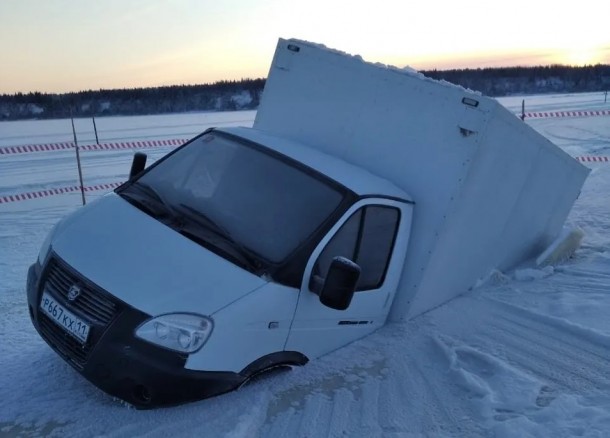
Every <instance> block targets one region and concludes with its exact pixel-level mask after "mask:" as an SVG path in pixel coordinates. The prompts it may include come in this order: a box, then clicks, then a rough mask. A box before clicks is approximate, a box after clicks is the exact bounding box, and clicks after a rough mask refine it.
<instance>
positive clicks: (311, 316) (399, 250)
mask: <svg viewBox="0 0 610 438" xmlns="http://www.w3.org/2000/svg"><path fill="white" fill-rule="evenodd" d="M412 208H413V205H412V204H411V203H406V202H401V201H396V200H391V199H383V198H367V199H363V200H361V201H359V202H357V203H355V204H354V205H353V206H352V208H350V209H349V210H348V211H347V212H346V214H345V215H344V216H343V217H342V218H341V220H339V221H338V222H337V224H335V226H334V227H333V228H332V229H331V231H330V232H329V233H328V235H327V236H326V237H325V238H324V239H322V241H321V242H320V244H319V245H318V247H317V248H316V249H315V250H314V251H313V253H312V256H311V258H310V259H309V262H308V263H307V267H306V268H305V273H304V275H303V282H302V284H301V289H300V291H299V300H298V303H297V307H296V311H295V315H294V319H293V321H292V325H291V328H290V333H289V335H288V340H287V342H286V347H285V349H286V350H289V351H298V352H301V353H303V354H305V355H306V356H307V357H308V358H310V359H313V358H315V357H318V356H321V355H323V354H326V353H328V352H330V351H332V350H335V349H337V348H339V347H341V346H343V345H346V344H348V343H349V342H352V341H354V340H356V339H359V338H361V337H363V336H365V335H367V334H369V333H371V332H373V331H374V330H376V329H377V328H379V327H381V326H382V325H383V324H384V323H385V320H386V318H387V316H388V312H389V310H390V307H391V305H392V301H393V299H394V295H395V293H396V288H397V286H398V282H399V280H400V275H401V273H402V268H403V265H404V262H405V255H406V251H407V246H408V242H409V233H410V230H411V218H412ZM336 256H343V257H346V258H348V259H350V260H351V261H353V262H355V263H356V264H358V265H359V266H360V268H361V274H360V278H359V280H358V283H357V286H356V292H355V293H354V297H353V299H352V301H351V303H350V306H349V307H348V308H347V309H346V310H335V309H331V308H329V307H326V306H324V305H323V304H322V303H321V302H320V299H319V296H318V293H319V291H320V290H321V286H322V285H323V284H324V278H325V275H326V272H327V271H328V268H329V266H330V263H331V261H332V259H333V258H334V257H336Z"/></svg>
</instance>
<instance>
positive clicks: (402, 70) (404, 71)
mask: <svg viewBox="0 0 610 438" xmlns="http://www.w3.org/2000/svg"><path fill="white" fill-rule="evenodd" d="M280 41H282V39H280ZM285 41H286V42H287V43H290V44H295V45H297V46H302V45H306V46H310V47H315V48H317V49H321V50H324V51H326V52H328V53H334V54H336V55H340V56H341V57H347V58H352V59H353V60H354V61H360V62H362V63H363V64H367V65H372V66H375V67H377V68H379V69H382V70H388V71H392V72H395V73H398V74H401V75H406V76H411V77H415V78H418V79H421V80H423V81H426V82H433V83H435V84H440V85H443V86H445V87H449V88H455V89H459V90H462V91H465V92H467V93H471V94H476V95H477V96H481V97H482V96H483V95H482V93H481V92H480V91H475V90H471V89H469V88H464V87H462V86H461V85H457V84H454V83H452V82H448V81H445V80H443V79H441V80H437V79H432V78H430V77H428V76H426V75H424V74H423V73H420V72H419V71H417V70H415V69H414V68H412V67H409V66H404V67H396V66H394V65H389V64H383V63H381V62H374V63H373V62H369V61H366V60H364V59H363V58H362V56H360V55H352V54H350V53H347V52H343V51H341V50H337V49H331V48H330V47H326V46H325V45H324V44H319V43H313V42H311V41H305V40H299V39H296V38H289V39H287V40H285Z"/></svg>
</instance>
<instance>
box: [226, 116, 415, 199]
mask: <svg viewBox="0 0 610 438" xmlns="http://www.w3.org/2000/svg"><path fill="white" fill-rule="evenodd" d="M216 129H217V130H218V131H221V132H226V133H228V134H233V135H237V136H239V137H242V138H244V139H246V140H250V141H253V142H255V143H258V144H260V145H262V146H265V147H267V148H269V149H272V150H274V151H276V152H279V153H281V154H283V155H286V156H287V157H289V158H292V159H294V160H296V161H299V162H301V163H303V164H304V165H306V166H308V167H310V168H312V169H314V170H316V171H318V172H320V173H322V174H324V175H326V176H328V177H330V178H332V179H334V180H335V181H337V182H338V183H339V184H342V185H344V186H345V187H347V188H348V189H350V190H352V191H353V192H354V193H356V194H357V195H360V196H366V195H382V196H391V197H395V198H400V199H403V200H405V201H407V202H413V199H412V198H411V196H409V195H408V194H407V193H406V192H405V191H404V190H402V189H400V188H399V187H397V186H396V185H394V184H393V183H391V182H390V181H388V180H386V179H384V178H381V177H379V176H377V175H374V174H372V173H370V172H368V171H366V170H363V169H360V168H359V167H356V166H354V165H351V164H349V163H347V162H345V161H343V160H341V159H339V158H336V157H333V156H332V155H328V154H325V153H324V152H320V151H318V150H316V149H313V148H310V147H308V146H307V145H305V144H302V143H299V142H296V141H294V140H288V139H285V138H282V137H277V136H274V135H270V134H267V133H265V132H263V131H261V130H258V129H255V128H244V127H223V128H216Z"/></svg>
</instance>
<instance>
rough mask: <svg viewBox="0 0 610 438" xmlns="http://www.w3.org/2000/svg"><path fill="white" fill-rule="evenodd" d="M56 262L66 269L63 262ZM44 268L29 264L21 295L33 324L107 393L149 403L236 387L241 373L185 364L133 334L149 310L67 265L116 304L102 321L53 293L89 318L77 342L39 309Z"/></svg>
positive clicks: (181, 400)
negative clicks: (123, 299)
mask: <svg viewBox="0 0 610 438" xmlns="http://www.w3.org/2000/svg"><path fill="white" fill-rule="evenodd" d="M62 266H63V268H64V269H70V268H69V267H68V266H67V265H65V264H62ZM47 271H48V269H45V270H43V269H42V268H41V267H40V265H38V264H34V265H32V266H31V267H30V269H29V271H28V280H27V296H28V305H29V311H30V317H31V319H32V323H33V325H34V327H35V328H36V330H37V331H38V333H39V334H40V335H41V337H42V338H43V339H44V340H45V341H46V342H47V343H48V344H49V345H50V346H51V348H53V350H55V352H57V353H58V354H59V355H60V356H61V357H62V358H63V359H64V360H66V362H68V363H69V364H70V365H72V366H73V367H74V368H75V369H76V370H77V371H78V372H79V373H80V374H82V375H83V376H84V377H85V378H86V379H87V380H89V381H90V382H91V383H93V384H94V385H95V386H97V387H98V388H100V389H102V390H103V391H105V392H106V393H108V394H110V395H111V396H114V397H118V398H120V399H121V400H124V401H126V402H128V403H130V404H132V405H134V406H135V407H137V408H140V409H150V408H154V407H161V406H170V405H176V404H181V403H186V402H190V401H194V400H200V399H203V398H207V397H212V396H215V395H218V394H222V393H225V392H228V391H231V390H233V389H235V388H237V387H238V386H239V385H240V384H242V383H243V381H244V380H245V377H244V376H242V375H241V374H238V373H233V372H208V371H193V370H188V369H185V368H184V365H185V363H186V358H187V355H183V354H180V353H177V352H172V351H169V350H166V349H164V348H161V347H157V346H154V345H152V344H149V343H147V342H145V341H142V340H140V339H138V338H136V337H135V336H134V330H135V329H136V327H138V326H139V325H140V324H141V323H142V322H143V321H145V320H147V319H148V318H150V315H147V314H145V313H143V312H140V311H139V310H137V309H134V308H133V307H130V306H128V305H127V304H125V303H123V302H118V301H117V300H116V298H114V297H111V296H110V295H109V294H107V292H104V291H102V290H101V289H100V288H99V287H97V286H96V285H93V284H91V283H90V282H87V280H85V279H83V278H82V277H81V276H80V275H79V274H78V273H76V272H74V271H72V272H70V275H74V277H76V276H78V277H79V279H78V281H79V283H81V284H82V283H88V284H87V286H86V287H88V288H89V289H91V290H95V291H96V292H97V293H101V294H106V295H107V297H108V298H111V299H112V300H114V301H115V302H116V304H117V306H116V309H117V310H116V313H115V314H114V315H113V317H112V318H111V320H110V321H109V322H108V323H106V324H103V323H99V321H96V320H95V319H94V318H87V315H86V314H84V313H83V312H79V309H78V308H75V307H74V306H73V305H72V304H70V302H69V301H68V300H67V299H65V298H63V297H62V296H61V294H58V293H54V294H53V296H54V298H55V299H56V300H57V301H58V302H59V303H60V304H61V305H62V306H64V307H66V308H67V309H69V310H70V311H72V312H73V313H75V314H77V316H79V317H80V318H82V319H84V320H86V321H87V322H88V323H90V325H91V330H90V335H89V338H88V341H87V344H85V345H81V344H80V342H79V341H77V340H76V339H75V338H74V337H73V336H71V335H70V334H68V333H67V332H64V331H63V329H61V328H60V327H59V326H58V325H57V324H55V323H54V322H53V321H51V320H50V319H49V318H47V317H46V315H44V313H43V312H42V311H40V310H39V304H40V298H41V295H42V292H43V290H44V289H45V282H46V280H47V279H46V276H47V275H48V272H47ZM68 278H72V277H68ZM47 293H49V289H47Z"/></svg>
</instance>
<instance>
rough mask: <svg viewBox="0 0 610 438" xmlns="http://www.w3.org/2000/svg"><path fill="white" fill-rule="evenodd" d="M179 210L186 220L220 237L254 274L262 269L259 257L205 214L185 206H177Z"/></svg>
mask: <svg viewBox="0 0 610 438" xmlns="http://www.w3.org/2000/svg"><path fill="white" fill-rule="evenodd" d="M179 206H180V209H181V210H186V212H187V215H186V217H187V218H188V219H191V220H193V221H194V222H197V223H198V224H199V225H201V226H203V227H204V228H207V229H209V230H211V231H212V232H214V233H215V234H217V235H218V236H220V237H221V238H222V240H224V241H225V242H226V243H228V244H229V246H230V247H231V248H232V249H233V250H234V251H235V252H237V253H238V254H239V256H240V257H241V258H242V259H243V261H244V262H245V263H246V264H247V265H248V266H249V267H250V268H252V269H253V270H254V271H255V272H260V271H261V270H262V268H263V263H262V262H261V259H260V257H257V256H256V255H255V253H254V252H253V251H251V250H250V249H248V248H247V247H245V246H244V245H243V244H241V243H240V242H238V241H237V240H235V238H234V237H233V236H232V235H231V233H230V232H229V230H227V229H226V228H225V227H223V226H222V225H220V224H219V223H218V222H216V221H215V220H214V219H212V218H210V217H209V216H208V215H206V214H205V213H203V212H201V211H199V210H197V209H196V208H193V207H191V206H190V205H186V204H179Z"/></svg>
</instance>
